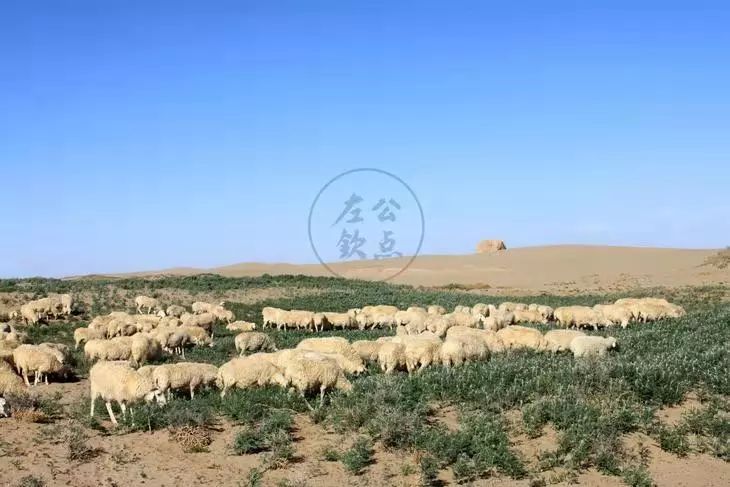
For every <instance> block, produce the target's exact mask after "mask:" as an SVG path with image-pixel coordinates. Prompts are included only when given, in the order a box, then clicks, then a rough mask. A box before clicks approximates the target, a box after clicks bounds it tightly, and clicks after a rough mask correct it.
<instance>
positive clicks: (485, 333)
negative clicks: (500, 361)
mask: <svg viewBox="0 0 730 487" xmlns="http://www.w3.org/2000/svg"><path fill="white" fill-rule="evenodd" d="M461 337H477V338H479V339H480V340H481V341H482V342H484V345H485V346H486V347H487V350H488V351H489V352H490V353H497V352H503V351H504V349H505V346H504V343H503V342H502V339H501V338H499V337H498V336H497V334H496V333H495V332H493V331H489V330H480V329H478V328H469V327H467V326H454V327H452V328H449V330H448V331H447V332H446V338H447V339H448V338H461Z"/></svg>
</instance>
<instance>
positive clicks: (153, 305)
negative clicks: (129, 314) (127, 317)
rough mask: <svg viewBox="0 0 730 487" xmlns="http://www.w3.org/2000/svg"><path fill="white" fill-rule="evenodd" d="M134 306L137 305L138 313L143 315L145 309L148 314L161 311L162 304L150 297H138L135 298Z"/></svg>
mask: <svg viewBox="0 0 730 487" xmlns="http://www.w3.org/2000/svg"><path fill="white" fill-rule="evenodd" d="M134 304H136V305H137V313H139V314H142V311H143V310H144V308H147V314H152V312H153V311H155V310H157V309H160V302H159V301H158V300H157V299H155V298H151V297H149V296H137V297H136V298H134Z"/></svg>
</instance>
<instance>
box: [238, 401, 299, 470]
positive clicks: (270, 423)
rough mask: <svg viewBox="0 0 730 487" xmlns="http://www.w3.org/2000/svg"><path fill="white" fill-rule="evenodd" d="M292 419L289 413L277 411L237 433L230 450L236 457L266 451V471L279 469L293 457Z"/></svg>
mask: <svg viewBox="0 0 730 487" xmlns="http://www.w3.org/2000/svg"><path fill="white" fill-rule="evenodd" d="M293 424H294V419H293V417H292V415H291V413H290V412H288V411H284V410H278V411H275V412H273V413H272V414H270V415H268V416H266V417H264V418H263V419H262V420H261V421H259V422H258V423H257V424H253V423H250V424H248V425H247V426H245V427H244V428H243V429H242V430H241V431H239V432H238V434H237V435H236V437H235V439H234V440H233V445H232V450H233V452H234V453H235V454H236V455H245V454H251V453H259V452H263V451H266V452H267V455H266V457H265V459H264V463H265V466H266V469H275V468H280V467H282V466H284V465H286V464H287V463H288V462H289V461H290V460H291V459H292V457H293V456H294V446H293V444H292V437H291V429H292V427H293Z"/></svg>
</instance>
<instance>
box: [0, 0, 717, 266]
mask: <svg viewBox="0 0 730 487" xmlns="http://www.w3.org/2000/svg"><path fill="white" fill-rule="evenodd" d="M601 5H602V6H601ZM728 26H730V4H728V2H702V1H699V2H698V1H686V2H672V1H657V2H641V1H628V2H622V1H612V2H578V1H574V2H559V1H555V2H534V3H532V2H487V1H481V2H459V1H456V2H447V1H443V2H429V1H423V0H421V1H414V2H393V1H382V2H379V1H378V2H348V1H331V2H317V1H302V2H282V1H262V2H245V1H235V2H216V1H206V2H203V1H200V2H185V1H180V0H176V1H171V2H166V1H139V2H134V1H104V2H99V1H81V0H77V1H64V0H49V1H34V2H20V1H17V2H2V4H1V8H0V183H1V185H0V208H2V209H3V212H2V218H0V276H26V275H48V276H61V275H69V274H79V273H96V272H114V271H130V270H143V269H158V268H165V267H171V266H204V267H207V266H216V265H223V264H230V263H236V262H243V261H266V262H276V261H288V262H313V261H314V256H313V254H312V252H311V249H310V246H309V241H308V239H307V215H308V211H309V207H310V205H311V203H312V201H313V199H314V197H315V196H316V194H317V192H318V191H319V189H320V188H321V187H322V185H323V184H324V183H326V182H327V181H328V180H329V179H330V178H332V177H334V176H335V175H337V174H338V173H341V172H343V171H346V170H348V169H351V168H357V167H363V166H365V167H377V168H382V169H385V170H387V171H390V172H392V173H394V174H396V175H398V176H400V177H401V178H402V179H403V180H405V181H406V182H407V183H408V184H409V185H410V186H411V187H412V188H413V191H414V192H415V193H416V194H417V195H418V197H419V199H420V201H421V204H422V206H423V210H424V213H425V219H426V236H425V239H424V243H423V249H422V252H423V253H428V254H434V253H466V252H471V251H472V249H473V248H474V245H475V243H476V242H477V240H479V239H480V238H486V237H497V238H503V239H504V240H505V241H506V242H507V245H508V246H528V245H542V244H556V243H586V244H614V245H643V246H671V247H720V246H725V245H728V244H730V223H728V217H730V196H728V194H729V190H728V188H729V187H730V161H729V159H730V28H728Z"/></svg>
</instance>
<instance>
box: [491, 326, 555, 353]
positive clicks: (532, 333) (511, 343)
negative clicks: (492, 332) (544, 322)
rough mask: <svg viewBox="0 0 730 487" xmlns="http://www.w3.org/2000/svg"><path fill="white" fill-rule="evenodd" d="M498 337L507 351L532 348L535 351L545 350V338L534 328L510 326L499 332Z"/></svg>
mask: <svg viewBox="0 0 730 487" xmlns="http://www.w3.org/2000/svg"><path fill="white" fill-rule="evenodd" d="M497 336H498V337H499V338H500V339H501V340H502V343H504V346H505V348H507V349H511V348H532V349H533V350H542V349H544V348H545V338H544V337H543V335H542V333H540V330H536V329H534V328H528V327H526V326H519V325H513V326H508V327H507V328H502V329H501V330H499V331H498V332H497Z"/></svg>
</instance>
